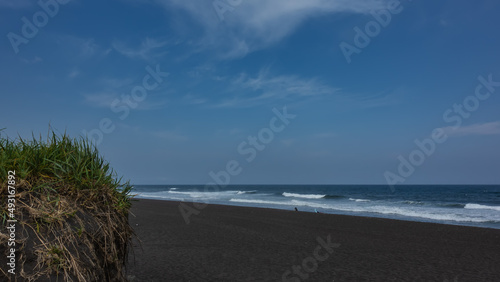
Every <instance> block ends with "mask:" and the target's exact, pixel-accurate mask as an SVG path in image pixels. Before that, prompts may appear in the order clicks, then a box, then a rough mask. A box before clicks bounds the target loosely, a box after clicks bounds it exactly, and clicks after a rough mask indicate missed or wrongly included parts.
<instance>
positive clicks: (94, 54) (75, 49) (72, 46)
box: [55, 34, 111, 61]
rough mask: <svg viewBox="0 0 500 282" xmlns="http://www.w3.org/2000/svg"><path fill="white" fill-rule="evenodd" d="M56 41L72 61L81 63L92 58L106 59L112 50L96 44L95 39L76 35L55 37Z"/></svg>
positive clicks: (57, 35)
mask: <svg viewBox="0 0 500 282" xmlns="http://www.w3.org/2000/svg"><path fill="white" fill-rule="evenodd" d="M55 41H56V42H57V43H58V44H59V45H61V46H62V48H63V49H64V50H66V52H68V53H69V54H68V55H69V56H70V57H71V58H72V59H77V60H79V61H83V60H88V59H91V58H103V57H106V56H107V55H108V54H109V53H110V52H111V49H109V48H108V49H106V48H103V47H102V46H100V45H99V44H97V43H96V41H95V39H94V38H82V37H77V36H74V35H68V34H65V35H60V34H56V35H55Z"/></svg>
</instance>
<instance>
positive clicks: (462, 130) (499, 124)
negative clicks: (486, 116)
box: [443, 121, 500, 136]
mask: <svg viewBox="0 0 500 282" xmlns="http://www.w3.org/2000/svg"><path fill="white" fill-rule="evenodd" d="M443 130H444V132H445V133H446V134H447V135H448V136H468V135H500V121H495V122H487V123H477V124H473V125H469V126H462V127H458V128H454V127H452V126H448V127H444V128H443Z"/></svg>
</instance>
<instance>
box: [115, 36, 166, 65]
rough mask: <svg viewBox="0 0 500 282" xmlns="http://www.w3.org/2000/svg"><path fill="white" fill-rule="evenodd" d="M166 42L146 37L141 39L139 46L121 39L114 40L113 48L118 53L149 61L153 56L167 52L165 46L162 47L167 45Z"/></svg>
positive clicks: (159, 55)
mask: <svg viewBox="0 0 500 282" xmlns="http://www.w3.org/2000/svg"><path fill="white" fill-rule="evenodd" d="M167 44H168V42H167V41H164V40H159V39H155V38H149V37H147V38H146V39H144V40H142V41H141V43H140V44H139V46H134V44H126V43H124V42H121V41H115V42H113V48H114V49H115V50H116V51H117V52H118V53H120V54H122V55H124V56H126V57H129V58H131V59H143V60H145V61H151V60H153V59H155V58H158V57H161V56H163V55H165V54H167V51H165V48H163V47H165V46H167Z"/></svg>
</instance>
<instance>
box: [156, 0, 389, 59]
mask: <svg viewBox="0 0 500 282" xmlns="http://www.w3.org/2000/svg"><path fill="white" fill-rule="evenodd" d="M156 2H157V3H159V4H161V5H164V6H166V7H167V9H171V8H172V7H173V8H178V9H182V10H184V11H186V12H187V13H188V14H189V15H190V16H191V18H192V19H194V21H195V22H197V23H198V24H199V26H200V27H201V28H202V29H203V31H204V36H203V37H202V39H201V40H200V41H199V42H198V44H199V48H200V49H201V50H203V49H211V50H214V51H216V53H217V55H218V56H219V57H220V58H237V57H243V56H245V55H246V54H248V53H250V52H253V51H256V50H260V49H263V48H266V47H268V46H270V45H272V44H275V43H277V42H280V41H281V40H282V39H283V38H285V37H286V36H288V35H289V34H291V33H292V32H293V31H294V30H295V29H296V28H297V27H298V26H299V25H300V24H301V23H303V22H304V21H306V20H308V19H310V18H314V17H319V16H323V15H326V14H335V13H362V14H365V13H368V12H369V11H371V10H373V9H378V8H382V7H386V4H385V3H386V2H387V0H337V1H332V0H308V1H304V0H273V1H268V0H252V1H243V2H242V4H241V5H239V6H237V7H235V8H234V10H232V11H231V12H227V13H226V14H225V19H224V22H221V21H220V20H219V18H218V16H217V14H216V12H215V9H214V7H213V2H214V1H205V0H191V1H186V0H171V1H160V0H156ZM183 16H184V15H183ZM184 17H185V16H184ZM182 28H184V27H182Z"/></svg>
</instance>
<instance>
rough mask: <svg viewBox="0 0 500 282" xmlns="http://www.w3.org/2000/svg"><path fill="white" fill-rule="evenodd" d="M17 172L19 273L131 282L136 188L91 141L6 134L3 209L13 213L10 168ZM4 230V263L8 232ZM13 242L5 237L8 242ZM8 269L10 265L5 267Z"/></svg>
mask: <svg viewBox="0 0 500 282" xmlns="http://www.w3.org/2000/svg"><path fill="white" fill-rule="evenodd" d="M9 170H15V171H16V182H17V183H16V190H17V194H16V212H15V216H16V219H17V220H18V223H17V230H16V249H17V263H16V265H17V266H16V272H17V274H16V276H15V277H14V276H12V275H10V274H7V273H5V272H4V270H2V272H0V280H3V279H1V278H2V276H4V277H5V278H7V279H13V280H14V279H18V280H26V281H35V280H38V279H45V280H53V281H124V280H126V279H125V274H124V271H123V266H124V263H125V262H126V261H127V259H126V257H127V254H128V249H127V246H128V244H129V242H130V238H131V236H132V234H133V231H132V228H131V227H130V226H129V224H128V210H129V208H130V204H131V203H130V201H131V196H130V189H131V186H130V185H129V184H128V183H124V184H122V183H121V179H117V178H116V175H115V174H114V172H113V170H112V169H111V168H110V166H109V164H108V163H107V162H105V161H104V160H103V159H102V158H101V157H100V155H99V154H98V152H97V150H96V148H95V147H94V146H92V145H91V144H90V143H89V142H88V141H87V140H85V139H82V138H80V139H70V138H69V137H68V136H66V135H63V136H57V135H56V134H54V133H52V134H51V135H50V138H48V139H47V141H45V142H43V141H41V140H36V139H35V138H33V140H30V141H29V142H28V141H25V140H22V139H19V140H15V141H11V140H9V139H6V138H0V203H1V206H0V212H1V216H2V219H1V220H2V225H5V224H6V220H7V219H8V215H7V210H6V208H7V204H6V203H7V195H8V194H7V175H8V174H7V172H8V171H9ZM4 230H5V228H2V230H1V231H0V244H1V245H0V253H1V254H0V255H1V257H0V263H1V264H2V265H5V264H4V263H6V261H5V262H4V260H6V255H7V253H8V250H7V247H6V246H7V245H6V244H5V242H6V240H7V239H8V237H6V236H7V235H6V234H5V233H1V232H4ZM4 241H5V242H4ZM2 268H3V267H2Z"/></svg>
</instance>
